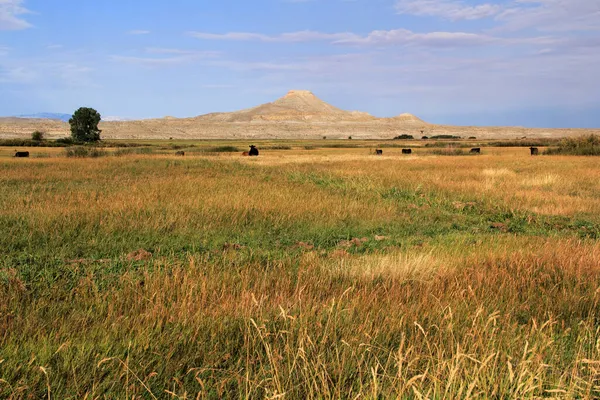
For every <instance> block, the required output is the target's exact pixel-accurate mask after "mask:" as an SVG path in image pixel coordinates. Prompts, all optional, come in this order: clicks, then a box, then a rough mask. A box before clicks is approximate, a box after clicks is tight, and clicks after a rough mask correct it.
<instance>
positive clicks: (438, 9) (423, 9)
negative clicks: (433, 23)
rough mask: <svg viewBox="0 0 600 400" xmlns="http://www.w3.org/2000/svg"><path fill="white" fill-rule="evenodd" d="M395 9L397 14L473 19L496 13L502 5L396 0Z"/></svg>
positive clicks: (455, 1)
mask: <svg viewBox="0 0 600 400" xmlns="http://www.w3.org/2000/svg"><path fill="white" fill-rule="evenodd" d="M396 10H397V11H398V13H399V14H409V15H418V16H433V17H441V18H444V19H449V20H452V21H457V20H474V19H482V18H488V17H491V16H494V15H497V14H498V13H499V12H500V11H501V10H502V7H501V6H499V5H497V4H491V3H484V4H479V5H475V6H471V5H468V4H466V3H465V2H463V1H460V0H398V1H397V2H396Z"/></svg>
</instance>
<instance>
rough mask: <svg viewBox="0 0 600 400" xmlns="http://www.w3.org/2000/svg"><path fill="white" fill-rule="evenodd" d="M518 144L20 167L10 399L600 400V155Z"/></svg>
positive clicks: (2, 249) (11, 268)
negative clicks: (460, 153) (431, 152)
mask: <svg viewBox="0 0 600 400" xmlns="http://www.w3.org/2000/svg"><path fill="white" fill-rule="evenodd" d="M354 142H355V143H356V144H358V143H359V142H358V141H354ZM326 144H328V143H323V145H326ZM210 146H215V144H210ZM238 146H239V148H240V149H241V148H245V146H246V143H240V144H237V143H236V147H238ZM290 146H291V147H296V146H297V144H290ZM319 147H321V146H319ZM80 148H81V149H84V150H85V151H91V150H98V148H96V147H95V146H83V147H73V148H69V149H66V150H65V151H69V150H72V151H75V149H80ZM84 150H77V151H84ZM100 150H102V149H100ZM459 150H460V149H459ZM522 150H523V149H517V150H511V149H498V150H497V151H495V152H494V153H493V154H490V155H488V156H486V157H457V158H454V157H419V156H416V157H405V158H403V157H396V158H393V157H392V158H387V157H380V158H375V157H371V156H369V155H368V154H367V153H366V152H365V151H364V149H353V148H349V149H343V148H340V149H322V148H318V149H314V150H311V151H304V150H292V151H281V152H278V151H274V152H271V153H269V152H261V156H260V157H256V158H252V159H250V158H244V157H236V156H235V155H234V154H223V155H221V156H219V157H215V156H210V157H209V154H208V153H207V154H202V153H201V152H198V153H196V155H195V156H194V157H176V156H175V155H174V152H173V151H171V149H170V150H169V154H138V153H137V151H138V149H131V150H130V149H123V150H116V152H119V151H134V152H136V153H127V154H132V156H131V157H102V158H92V159H85V160H84V159H80V158H77V157H75V158H66V157H64V156H61V157H53V158H43V159H29V160H15V159H12V158H5V159H3V161H2V162H1V163H0V231H1V232H3V234H2V235H0V398H6V399H27V398H57V399H63V398H65V399H66V398H89V399H92V398H149V399H152V398H174V399H175V398H181V399H184V398H206V399H219V398H288V399H310V398H314V399H325V398H331V399H339V398H372V399H376V398H415V399H418V398H435V399H468V398H499V399H504V398H510V399H512V398H519V399H520V398H581V399H592V398H598V397H600V385H599V378H600V346H599V343H600V325H599V321H600V243H599V242H598V240H600V186H599V183H598V182H600V173H599V172H598V169H597V168H596V167H597V162H596V161H595V160H594V159H590V158H586V157H570V158H567V157H564V158H563V157H555V158H550V157H530V156H529V155H528V154H522ZM60 151H62V150H60ZM102 151H106V150H102ZM139 151H140V152H142V153H143V152H144V151H145V150H142V149H139ZM396 151H398V150H396ZM186 152H187V151H186ZM386 154H387V152H386Z"/></svg>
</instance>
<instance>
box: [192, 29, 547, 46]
mask: <svg viewBox="0 0 600 400" xmlns="http://www.w3.org/2000/svg"><path fill="white" fill-rule="evenodd" d="M191 35H192V36H194V37H196V38H199V39H202V40H230V41H260V42H268V43H280V42H282V43H300V42H314V41H322V42H327V43H330V44H334V45H351V46H378V47H384V46H415V47H434V48H457V47H473V46H484V45H491V44H495V45H518V44H530V45H540V44H544V45H548V44H553V43H554V42H555V40H554V39H552V38H548V37H532V38H530V37H520V38H519V37H517V38H514V37H513V38H502V37H495V36H490V35H487V34H482V33H471V32H427V33H416V32H413V31H410V30H407V29H392V30H377V31H373V32H371V33H369V34H367V35H364V36H361V35H358V34H355V33H349V32H343V33H323V32H315V31H300V32H290V33H281V34H278V35H271V36H269V35H264V34H261V33H250V32H231V33H222V34H213V33H198V32H195V33H191Z"/></svg>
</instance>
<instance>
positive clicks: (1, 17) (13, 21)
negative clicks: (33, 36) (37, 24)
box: [0, 0, 31, 31]
mask: <svg viewBox="0 0 600 400" xmlns="http://www.w3.org/2000/svg"><path fill="white" fill-rule="evenodd" d="M28 13H30V11H29V10H28V9H26V8H25V7H23V0H0V30H5V31H12V30H20V29H26V28H30V27H31V24H30V23H29V22H27V21H25V20H24V19H22V18H21V17H20V16H21V15H23V14H28Z"/></svg>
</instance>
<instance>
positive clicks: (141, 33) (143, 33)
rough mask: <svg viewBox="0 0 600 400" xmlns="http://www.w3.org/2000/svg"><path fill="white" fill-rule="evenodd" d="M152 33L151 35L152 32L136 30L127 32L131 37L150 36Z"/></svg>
mask: <svg viewBox="0 0 600 400" xmlns="http://www.w3.org/2000/svg"><path fill="white" fill-rule="evenodd" d="M150 33H151V32H150V31H147V30H143V29H134V30H131V31H129V32H127V34H129V35H149V34H150Z"/></svg>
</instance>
